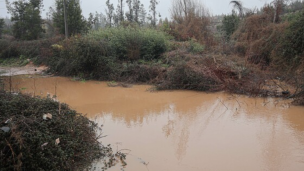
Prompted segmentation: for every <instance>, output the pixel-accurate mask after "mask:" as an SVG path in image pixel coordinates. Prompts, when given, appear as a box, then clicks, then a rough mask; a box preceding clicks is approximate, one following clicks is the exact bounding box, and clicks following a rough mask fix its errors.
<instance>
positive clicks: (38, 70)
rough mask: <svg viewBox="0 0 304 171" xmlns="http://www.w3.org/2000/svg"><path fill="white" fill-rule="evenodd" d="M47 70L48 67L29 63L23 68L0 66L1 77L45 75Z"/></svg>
mask: <svg viewBox="0 0 304 171" xmlns="http://www.w3.org/2000/svg"><path fill="white" fill-rule="evenodd" d="M47 69H48V67H47V66H44V65H42V66H34V65H33V64H32V63H29V64H28V65H26V66H23V67H3V66H0V76H15V75H34V74H44V71H46V70H47Z"/></svg>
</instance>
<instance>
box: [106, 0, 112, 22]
mask: <svg viewBox="0 0 304 171" xmlns="http://www.w3.org/2000/svg"><path fill="white" fill-rule="evenodd" d="M106 5H107V8H108V9H106V15H107V21H108V23H107V26H108V27H112V21H113V20H114V6H113V4H110V0H107V2H106Z"/></svg>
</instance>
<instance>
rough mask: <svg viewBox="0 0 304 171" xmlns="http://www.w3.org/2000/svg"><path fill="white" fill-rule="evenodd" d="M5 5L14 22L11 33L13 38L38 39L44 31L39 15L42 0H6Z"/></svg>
mask: <svg viewBox="0 0 304 171" xmlns="http://www.w3.org/2000/svg"><path fill="white" fill-rule="evenodd" d="M6 6H7V9H8V11H9V13H10V14H11V15H12V17H11V20H12V21H13V22H14V25H13V35H14V36H15V38H17V39H22V40H33V39H38V38H39V36H40V35H41V33H43V31H44V30H43V29H42V19H41V16H40V9H41V7H42V0H28V1H22V0H18V1H14V2H13V3H10V2H9V1H8V0H6Z"/></svg>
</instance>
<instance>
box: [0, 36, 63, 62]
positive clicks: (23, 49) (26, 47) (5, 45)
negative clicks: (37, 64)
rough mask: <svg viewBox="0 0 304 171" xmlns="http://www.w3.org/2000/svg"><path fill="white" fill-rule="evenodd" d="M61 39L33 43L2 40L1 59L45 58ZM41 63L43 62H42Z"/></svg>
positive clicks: (0, 47) (0, 42)
mask: <svg viewBox="0 0 304 171" xmlns="http://www.w3.org/2000/svg"><path fill="white" fill-rule="evenodd" d="M60 40H61V37H54V38H51V39H41V40H33V41H9V40H5V39H4V40H0V59H7V58H19V57H20V56H23V57H24V58H35V59H39V58H43V57H44V56H45V55H47V53H45V52H46V51H47V50H48V49H50V48H51V45H52V44H54V43H56V42H58V41H60ZM40 61H41V60H40Z"/></svg>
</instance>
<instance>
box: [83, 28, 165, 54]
mask: <svg viewBox="0 0 304 171" xmlns="http://www.w3.org/2000/svg"><path fill="white" fill-rule="evenodd" d="M87 37H88V38H90V39H95V40H97V41H102V42H105V43H106V44H107V45H108V51H109V52H111V55H112V56H116V57H118V59H120V60H137V59H145V60H153V59H158V58H160V56H161V54H162V53H164V52H165V51H166V50H167V47H168V40H169V37H168V36H167V35H166V34H165V33H164V32H160V31H157V30H154V29H144V28H131V27H127V28H122V27H119V28H107V29H102V30H98V31H93V32H90V33H89V34H88V36H87Z"/></svg>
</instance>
